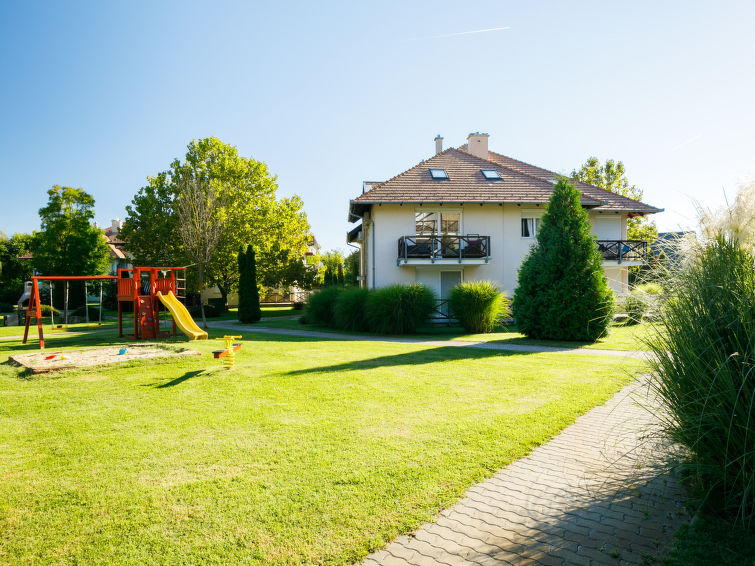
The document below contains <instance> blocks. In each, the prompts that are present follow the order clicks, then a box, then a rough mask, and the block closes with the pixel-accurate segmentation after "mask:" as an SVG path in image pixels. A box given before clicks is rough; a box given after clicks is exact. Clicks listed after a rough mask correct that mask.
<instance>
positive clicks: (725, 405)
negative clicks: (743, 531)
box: [648, 238, 755, 527]
mask: <svg viewBox="0 0 755 566" xmlns="http://www.w3.org/2000/svg"><path fill="white" fill-rule="evenodd" d="M753 262H755V258H754V257H753V255H752V254H751V253H749V252H747V251H745V250H743V249H742V248H741V247H739V245H737V244H735V243H732V242H730V241H727V240H724V239H721V238H719V239H717V240H715V241H713V242H712V243H711V244H709V245H708V246H706V247H705V248H703V249H702V251H701V252H700V255H699V257H698V258H696V259H695V261H690V262H689V263H688V266H687V267H686V268H685V269H684V270H682V271H681V273H680V274H679V275H678V280H677V281H675V283H674V285H673V286H672V287H671V289H672V291H671V296H670V298H669V299H668V300H667V301H666V303H665V305H664V307H663V308H662V309H661V311H660V316H659V320H660V323H659V329H658V332H657V334H656V335H655V336H654V337H653V338H652V339H651V340H650V342H649V344H648V346H649V347H650V349H651V350H652V352H653V356H652V357H651V358H650V363H651V367H652V369H653V373H654V376H655V380H654V381H653V382H652V383H653V386H654V387H655V389H656V391H657V393H658V394H659V396H660V398H661V399H662V400H663V401H664V405H665V409H664V410H662V411H659V417H660V418H661V419H662V422H663V424H664V426H665V430H666V432H667V433H668V434H669V436H670V438H671V439H672V440H673V441H675V442H677V443H679V444H681V445H682V446H684V447H686V449H687V450H688V453H689V466H690V468H691V474H690V478H691V479H692V483H693V485H697V486H699V488H700V493H701V495H702V496H704V497H705V499H706V500H707V504H708V505H709V506H711V507H712V508H713V509H715V510H716V511H718V512H728V513H729V514H730V515H731V517H732V518H733V520H735V521H737V522H739V523H742V524H744V525H745V526H749V527H751V526H752V519H753V518H754V517H755V487H754V486H755V264H754V263H753Z"/></svg>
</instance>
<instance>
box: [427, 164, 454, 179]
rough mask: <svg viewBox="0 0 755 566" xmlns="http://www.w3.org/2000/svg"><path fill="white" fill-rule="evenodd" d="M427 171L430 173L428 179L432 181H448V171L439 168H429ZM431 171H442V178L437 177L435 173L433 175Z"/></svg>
mask: <svg viewBox="0 0 755 566" xmlns="http://www.w3.org/2000/svg"><path fill="white" fill-rule="evenodd" d="M428 171H429V172H430V178H431V179H432V180H433V181H448V180H449V178H448V171H446V170H445V169H441V168H440V167H430V168H428ZM433 171H442V172H443V176H437V175H436V174H435V173H433Z"/></svg>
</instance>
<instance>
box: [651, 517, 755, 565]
mask: <svg viewBox="0 0 755 566" xmlns="http://www.w3.org/2000/svg"><path fill="white" fill-rule="evenodd" d="M664 564H665V565H666V566H755V533H753V532H752V531H748V530H745V529H743V528H742V527H741V526H735V525H732V524H730V523H728V522H726V521H722V520H717V519H701V520H699V521H697V522H695V523H694V524H693V525H684V526H682V527H681V528H680V529H679V531H677V533H676V536H675V540H674V548H673V549H672V550H671V552H670V553H669V556H668V557H667V558H666V560H664Z"/></svg>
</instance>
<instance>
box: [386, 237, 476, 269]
mask: <svg viewBox="0 0 755 566" xmlns="http://www.w3.org/2000/svg"><path fill="white" fill-rule="evenodd" d="M412 259H429V260H431V261H436V260H441V259H455V260H458V262H459V263H462V262H463V261H464V260H469V259H473V260H478V261H479V260H482V261H484V262H485V263H487V262H488V260H489V259H490V236H480V235H478V234H467V235H466V236H402V237H400V238H399V239H398V261H399V262H404V263H407V262H408V261H409V260H412Z"/></svg>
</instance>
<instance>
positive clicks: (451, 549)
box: [363, 382, 689, 566]
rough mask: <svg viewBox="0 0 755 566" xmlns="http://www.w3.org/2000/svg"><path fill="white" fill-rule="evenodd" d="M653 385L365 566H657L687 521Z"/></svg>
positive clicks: (633, 389) (479, 488)
mask: <svg viewBox="0 0 755 566" xmlns="http://www.w3.org/2000/svg"><path fill="white" fill-rule="evenodd" d="M636 399H640V400H641V401H642V402H643V403H652V399H648V393H647V387H646V386H644V387H643V386H642V385H640V384H639V383H638V382H635V383H634V384H632V385H630V386H628V387H626V388H625V389H623V390H622V391H620V392H619V393H617V394H616V395H615V396H614V397H613V398H611V399H610V400H609V401H608V402H607V403H606V404H605V405H602V406H600V407H596V408H595V409H593V410H591V411H590V412H588V413H586V414H585V415H583V416H581V417H579V418H578V419H577V421H576V423H575V424H573V425H572V426H570V427H568V428H566V429H565V430H563V431H562V432H561V433H560V434H559V435H558V436H556V437H555V438H553V439H552V440H551V441H550V442H548V443H547V444H545V445H543V446H540V447H538V448H536V449H535V450H534V451H533V452H532V453H531V454H530V455H529V456H527V457H526V458H523V459H521V460H518V461H516V462H514V463H512V464H511V465H509V466H507V467H506V468H504V469H503V470H501V471H500V472H499V473H498V474H496V475H495V476H494V477H493V478H491V479H489V480H487V481H485V482H483V483H481V484H479V485H476V486H474V487H472V488H470V489H469V491H467V493H466V496H465V497H464V498H463V499H462V500H461V501H460V502H459V503H458V504H456V505H455V506H454V507H452V508H450V509H447V510H445V511H443V512H442V513H440V515H439V516H438V517H436V519H435V521H434V522H432V523H427V524H425V525H423V526H422V527H420V528H419V529H418V530H417V531H416V532H415V533H412V534H410V535H407V536H401V537H399V538H397V539H396V540H394V541H393V542H391V543H390V544H389V545H388V546H387V547H385V548H384V549H383V550H381V551H379V552H376V553H374V554H371V555H370V556H368V557H367V559H366V560H365V561H364V563H363V566H376V565H378V564H379V565H385V566H406V565H414V566H425V565H428V566H430V565H432V566H436V565H444V566H453V565H461V564H464V565H466V564H474V565H480V566H487V565H493V564H515V565H519V564H527V565H529V564H533V565H540V564H542V565H558V566H562V565H571V564H575V565H585V566H596V565H603V564H607V565H624V564H626V565H629V564H636V565H641V566H649V565H652V564H657V563H658V561H659V557H662V556H663V555H665V553H666V552H667V550H668V548H669V545H670V543H671V541H672V538H673V533H674V532H675V530H676V529H677V528H678V527H679V526H680V525H681V524H682V523H684V522H686V521H688V520H689V517H687V515H686V513H685V511H684V508H683V506H682V502H683V500H684V492H683V489H682V488H681V487H680V485H679V484H678V482H677V481H676V479H675V478H674V477H673V476H671V475H670V474H669V473H667V472H664V470H663V466H662V461H661V459H662V455H663V447H662V446H660V443H659V441H657V440H653V439H649V438H646V436H647V433H648V431H651V430H653V424H652V423H653V419H652V417H651V416H650V415H649V414H648V412H647V410H646V409H644V408H641V407H639V406H637V404H636V403H635V400H636Z"/></svg>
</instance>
